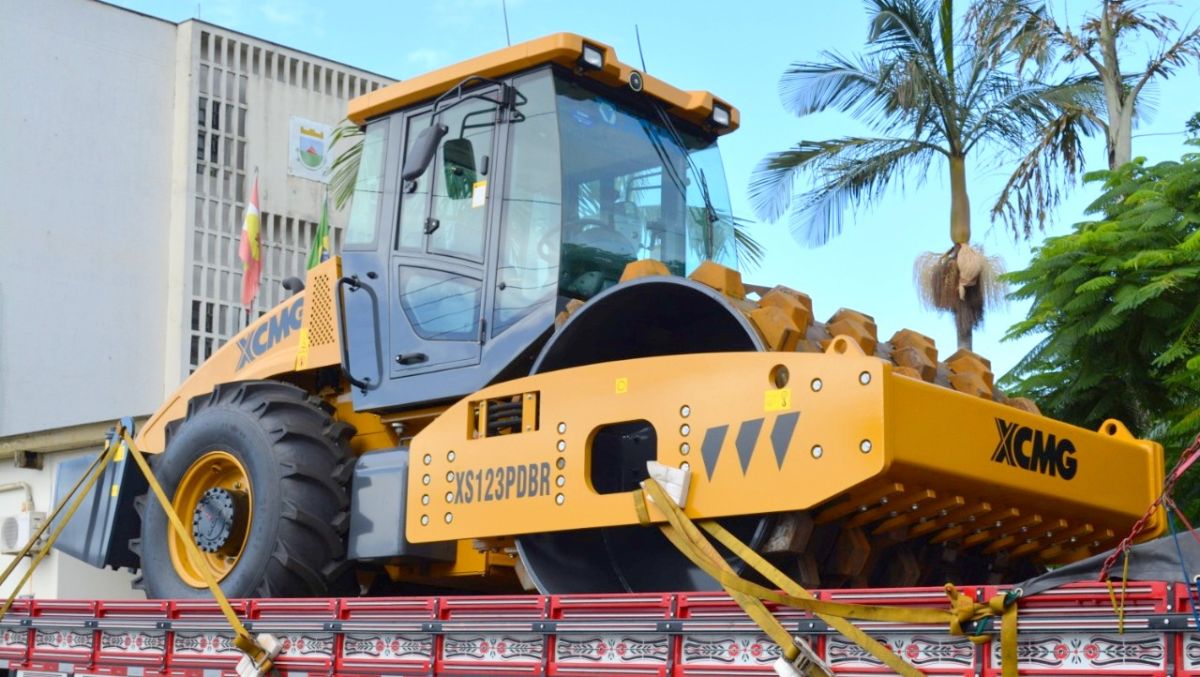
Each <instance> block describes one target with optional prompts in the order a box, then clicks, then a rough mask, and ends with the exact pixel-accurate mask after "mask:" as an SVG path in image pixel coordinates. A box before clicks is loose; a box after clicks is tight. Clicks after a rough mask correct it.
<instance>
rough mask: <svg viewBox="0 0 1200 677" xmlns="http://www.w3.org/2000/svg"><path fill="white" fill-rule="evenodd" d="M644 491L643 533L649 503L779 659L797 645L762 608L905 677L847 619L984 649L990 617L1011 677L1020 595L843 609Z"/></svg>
mask: <svg viewBox="0 0 1200 677" xmlns="http://www.w3.org/2000/svg"><path fill="white" fill-rule="evenodd" d="M641 486H642V489H640V490H637V491H635V492H633V493H634V509H635V510H636V512H637V516H638V520H639V522H641V524H642V525H643V526H650V525H651V524H652V521H651V517H650V510H649V507H648V505H647V503H648V502H649V504H652V505H653V506H654V508H655V509H657V510H658V512H660V513H661V514H662V515H663V517H665V518H666V520H667V521H666V523H661V524H658V525H657V526H659V528H660V529H661V530H662V532H663V534H664V535H665V536H666V537H667V539H668V540H669V541H670V542H671V543H672V544H673V545H675V547H676V548H677V549H678V550H679V551H680V552H681V553H682V554H683V555H684V556H686V557H687V558H688V559H689V560H691V561H692V563H694V564H695V565H696V566H698V567H700V568H701V569H702V570H703V571H704V572H705V573H707V574H708V575H710V576H712V577H713V578H714V579H716V580H717V582H719V583H720V584H721V586H722V587H723V588H725V590H726V591H727V592H728V593H729V595H730V596H731V597H732V598H733V599H734V601H736V602H737V603H738V605H739V606H741V607H742V609H743V610H745V612H746V614H747V615H748V616H750V618H751V619H753V620H754V621H755V622H756V623H758V625H759V627H761V628H762V630H763V632H765V633H766V634H767V636H769V637H770V638H771V640H772V641H774V642H775V643H776V644H777V645H779V647H780V650H781V651H782V652H783V655H784V657H785V658H787V659H788V660H793V659H794V658H795V657H796V656H797V655H799V653H800V649H799V647H797V646H796V644H795V642H796V641H797V640H795V639H793V638H792V636H791V634H790V633H789V632H788V631H787V630H786V629H785V628H784V627H783V625H782V624H780V623H779V621H778V619H776V618H775V617H774V615H772V614H771V612H770V610H768V609H767V608H766V605H765V604H764V602H772V603H775V604H780V605H783V606H788V607H791V608H794V609H801V610H804V611H808V612H811V613H813V614H814V615H815V616H817V617H818V618H820V619H821V620H822V621H824V622H825V623H827V624H828V625H829V626H830V627H831V628H833V629H835V630H837V631H838V632H839V633H841V634H842V635H843V636H845V637H846V638H847V639H849V640H850V641H852V642H854V643H855V644H857V645H858V646H859V647H861V648H862V649H863V650H864V651H867V652H868V653H870V654H871V655H872V656H874V657H875V658H876V659H877V660H879V661H880V662H881V663H883V664H884V665H886V666H887V667H889V668H891V669H892V670H894V671H895V672H896V673H897V674H900V675H904V676H905V677H915V676H918V675H922V674H924V673H922V672H921V671H919V670H918V669H917V668H915V667H914V666H913V665H911V664H910V663H908V662H907V661H905V660H904V659H903V658H901V657H900V656H898V655H896V653H895V652H893V651H892V650H891V649H889V648H888V647H887V646H886V645H884V644H883V643H881V642H879V641H878V640H876V639H874V638H873V637H871V636H870V635H868V634H867V633H866V632H864V631H863V630H862V629H860V628H858V627H856V626H855V625H854V624H852V623H850V621H849V619H856V620H862V621H875V622H883V623H904V624H909V625H945V626H947V628H948V629H949V632H950V634H953V635H964V636H966V637H967V638H968V639H970V641H972V642H974V643H976V644H983V643H987V642H989V641H991V636H990V635H988V634H985V633H986V632H988V631H989V630H990V628H991V626H992V623H993V620H994V618H995V617H996V616H999V617H1001V619H1002V621H1003V622H1002V624H1001V630H1000V645H1001V651H1000V654H1001V663H1002V666H1003V671H1002V674H1003V677H1016V675H1017V603H1016V602H1017V599H1018V598H1019V596H1020V593H1019V591H1011V592H1009V593H1007V594H1001V595H996V596H995V597H993V598H992V599H990V600H988V602H987V603H985V604H984V603H978V602H975V601H974V600H972V599H970V598H968V597H967V596H965V595H962V594H961V593H959V591H958V590H957V589H956V588H955V587H954V586H953V585H950V584H947V585H946V595H947V597H948V598H949V601H950V609H949V610H947V609H930V608H899V607H888V606H879V605H870V604H845V603H841V602H832V601H828V600H820V599H817V598H816V597H814V596H813V595H812V593H810V592H809V591H808V590H805V589H804V587H803V586H801V585H800V584H799V583H796V582H795V581H793V580H792V579H791V578H789V577H788V576H787V574H784V573H783V572H782V571H780V570H779V569H778V568H776V567H775V566H774V565H773V564H771V563H770V562H768V561H767V560H766V559H764V558H763V557H762V556H761V555H759V554H758V553H756V552H754V550H753V549H751V548H750V547H748V546H747V545H746V544H745V543H743V542H742V541H741V540H739V539H738V538H737V537H736V536H734V535H733V534H732V533H730V532H729V531H728V530H726V529H725V528H724V527H722V526H721V525H720V524H718V523H717V522H716V521H713V520H703V521H700V522H693V521H692V520H691V518H689V517H688V516H687V515H686V514H685V513H684V512H683V510H682V509H681V508H680V507H679V506H678V505H677V504H676V503H675V501H673V500H672V499H671V498H670V497H669V496H668V495H667V493H666V492H665V491H664V490H663V488H662V486H661V485H660V484H659V483H658V482H657V481H656V480H646V481H644V482H642V484H641ZM701 529H703V531H705V532H707V533H708V534H709V535H710V536H712V538H714V539H716V540H717V542H719V543H720V544H721V545H723V546H725V547H726V548H728V549H729V550H730V551H731V552H732V553H733V554H734V555H736V556H737V557H739V558H740V559H741V560H742V561H744V562H745V563H746V564H748V565H750V567H751V568H753V569H754V570H755V571H756V572H758V574H760V575H761V576H762V577H763V578H765V579H766V580H767V581H769V582H770V583H771V584H772V585H775V586H777V587H778V588H779V590H772V589H770V588H767V587H764V586H762V585H759V584H757V583H754V582H751V581H748V580H746V579H745V578H742V577H741V576H738V575H737V574H736V573H735V572H734V570H733V568H732V567H731V566H730V565H729V563H728V562H727V561H726V560H725V557H723V556H722V555H721V554H720V553H719V552H717V550H716V548H715V547H714V546H713V545H712V543H711V542H710V541H709V540H708V538H707V537H706V536H705V535H704V534H703V533H702V532H701ZM818 674H819V673H818Z"/></svg>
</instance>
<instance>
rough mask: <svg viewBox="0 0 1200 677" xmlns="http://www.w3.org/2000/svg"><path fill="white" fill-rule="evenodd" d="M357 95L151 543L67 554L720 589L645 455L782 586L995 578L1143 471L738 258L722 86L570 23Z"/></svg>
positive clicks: (104, 559)
mask: <svg viewBox="0 0 1200 677" xmlns="http://www.w3.org/2000/svg"><path fill="white" fill-rule="evenodd" d="M349 118H350V120H352V121H354V122H355V123H357V124H359V125H361V126H362V127H363V137H362V147H361V156H360V168H359V173H358V177H357V184H356V187H355V194H354V199H353V204H352V208H351V212H350V215H349V220H348V224H347V226H346V229H345V236H344V238H343V242H344V245H343V251H342V252H341V256H340V257H334V258H333V259H331V260H329V261H327V262H325V263H322V264H320V265H319V266H317V267H315V268H313V269H312V270H310V271H309V272H308V274H307V279H306V284H305V287H304V289H302V290H299V291H297V292H296V293H295V294H294V295H293V296H292V297H290V298H289V299H287V300H285V301H284V302H283V303H282V304H280V305H279V306H278V307H276V308H274V309H272V310H271V311H269V312H268V313H267V314H266V315H264V316H263V317H260V318H258V320H256V321H255V322H254V323H253V324H251V325H249V326H248V327H246V328H245V329H244V330H243V331H242V332H240V333H239V334H238V335H237V336H235V337H233V338H232V339H231V340H230V341H229V343H228V344H227V345H226V346H225V347H224V348H223V349H222V350H220V351H218V352H217V353H216V354H214V355H213V356H212V357H211V358H209V359H208V360H207V361H206V362H205V363H204V364H202V365H201V366H200V367H199V368H198V369H197V370H196V372H195V373H194V374H193V375H192V376H191V377H190V378H189V379H188V380H187V381H185V382H184V383H183V385H182V386H181V387H180V389H179V390H178V391H177V392H176V393H175V394H174V395H172V396H171V397H170V398H169V399H168V400H167V402H166V403H164V404H163V406H162V407H161V408H160V409H159V410H158V411H157V412H155V414H154V415H153V416H152V417H151V418H150V420H149V421H148V422H147V424H146V425H145V426H144V427H143V429H142V430H141V431H140V432H139V434H138V438H137V442H138V445H139V446H140V447H141V448H142V449H143V450H145V451H147V452H150V453H153V454H159V456H157V458H156V460H155V463H154V468H155V474H156V475H157V477H158V480H159V481H160V482H161V483H162V485H163V486H164V488H165V490H166V492H167V495H168V496H170V497H171V498H170V505H161V504H159V502H157V501H155V500H152V499H150V500H143V501H141V502H140V504H141V509H140V513H141V518H140V524H141V538H140V539H138V540H136V541H135V542H134V543H132V544H131V546H130V548H128V549H126V547H125V544H124V543H115V542H113V541H115V540H117V537H116V536H110V534H116V533H117V531H116V530H112V529H111V528H105V527H104V526H103V525H101V524H99V523H98V522H96V520H97V519H98V518H96V517H93V518H92V522H89V524H88V525H86V526H89V527H91V526H95V527H96V528H95V529H90V528H83V529H75V530H73V531H70V532H69V533H76V534H81V535H80V536H79V539H80V540H79V542H73V541H72V539H71V538H67V539H66V541H65V542H63V543H60V545H61V546H62V549H64V550H65V551H67V552H70V553H74V554H81V555H82V556H83V557H84V558H85V559H86V560H87V561H89V562H91V563H93V564H95V565H97V566H105V565H109V566H112V565H120V566H128V564H129V562H128V560H129V558H131V557H135V555H133V554H129V550H130V549H131V550H133V552H134V553H138V555H137V556H138V557H140V561H139V562H138V563H140V566H141V568H142V570H143V580H144V584H145V587H146V590H147V593H148V594H149V595H150V596H153V597H173V598H180V597H184V598H186V597H205V596H207V595H208V594H209V593H208V591H207V590H206V589H205V586H204V578H205V573H206V572H207V573H209V574H211V575H212V576H213V577H214V578H216V579H217V580H219V582H220V585H221V586H222V588H223V589H224V591H225V592H226V594H228V595H230V596H237V597H252V596H266V595H269V596H312V595H328V594H343V593H345V594H353V593H355V592H363V593H389V594H390V593H405V592H415V591H420V592H431V591H440V590H448V589H453V590H467V591H487V592H510V591H517V590H520V589H522V588H524V589H533V588H537V589H540V590H542V591H543V592H551V593H559V592H610V591H666V590H671V591H680V590H697V589H710V588H714V587H716V584H715V582H714V581H713V580H712V579H710V578H709V577H707V576H706V575H705V574H703V573H702V572H700V571H698V570H696V569H695V568H693V567H692V566H691V565H690V564H689V563H688V562H687V560H685V559H684V558H683V557H682V556H680V555H679V554H677V553H676V552H675V550H674V548H673V546H671V545H670V543H669V542H668V541H667V540H666V538H665V537H664V536H663V535H662V534H661V533H660V532H659V531H658V530H657V529H655V528H652V527H651V526H649V525H651V524H654V523H658V522H661V521H662V520H663V519H664V515H663V514H662V513H660V512H659V511H658V509H657V507H655V506H654V505H653V503H647V502H645V501H644V499H643V498H641V496H642V494H641V493H640V492H638V491H637V490H638V488H639V484H640V483H641V482H643V481H644V480H646V478H647V477H648V474H649V472H650V468H652V467H653V468H656V469H662V468H667V469H670V470H671V471H672V472H673V473H675V474H674V475H673V476H674V477H676V478H677V480H678V482H677V484H676V486H675V490H677V492H678V493H679V496H680V500H681V501H682V504H683V509H684V511H685V513H687V514H688V515H689V516H690V517H692V518H693V519H697V520H703V519H714V520H718V521H719V522H720V523H722V524H724V525H725V526H726V527H728V528H729V529H730V530H731V531H733V532H734V533H735V534H736V535H737V536H738V537H739V538H741V539H742V540H743V541H744V542H745V543H747V544H748V545H749V546H750V547H751V548H753V549H754V550H755V551H757V552H760V553H762V554H763V555H765V556H766V557H767V558H768V559H770V560H771V561H773V562H775V563H776V564H777V565H778V566H780V567H781V568H783V569H784V570H786V571H787V573H789V574H790V575H792V576H794V577H795V578H797V579H798V580H799V581H801V582H802V583H806V584H810V585H821V586H825V587H829V586H846V585H868V584H870V585H884V586H903V585H913V584H916V583H942V582H945V581H946V580H960V581H970V582H973V583H984V582H988V581H995V580H999V579H1004V578H1008V579H1012V578H1016V577H1020V576H1023V575H1024V574H1025V573H1027V572H1028V571H1029V570H1031V569H1032V568H1034V567H1037V566H1041V565H1043V564H1047V563H1061V562H1067V561H1071V560H1074V559H1078V558H1081V557H1083V556H1086V555H1088V554H1092V553H1095V552H1097V551H1099V550H1102V549H1105V548H1108V547H1111V546H1112V545H1114V544H1115V543H1116V540H1117V538H1118V536H1119V535H1121V534H1123V533H1124V532H1126V531H1127V530H1128V528H1129V527H1130V525H1131V524H1132V523H1133V522H1134V520H1135V519H1136V518H1137V517H1139V516H1140V515H1141V514H1142V512H1143V511H1144V509H1145V507H1146V506H1147V505H1149V504H1150V502H1151V501H1152V500H1153V499H1154V498H1155V497H1156V496H1157V494H1158V491H1159V489H1160V488H1161V483H1162V475H1163V468H1162V450H1161V448H1160V447H1158V446H1157V445H1155V444H1154V443H1152V442H1146V441H1139V440H1135V439H1133V438H1132V436H1130V435H1129V433H1128V431H1126V430H1125V428H1124V427H1123V426H1122V425H1121V424H1120V423H1118V422H1115V421H1110V422H1106V423H1105V425H1104V426H1103V427H1102V429H1101V430H1100V431H1096V432H1093V431H1086V430H1082V429H1079V428H1075V427H1072V426H1069V425H1065V424H1062V423H1059V422H1056V421H1052V420H1049V419H1046V418H1044V417H1042V416H1040V415H1039V414H1038V412H1037V409H1036V407H1034V406H1033V404H1032V403H1030V402H1028V401H1024V400H1009V399H1007V398H1005V397H1004V395H1003V394H1002V393H1000V392H999V391H997V390H996V389H995V388H994V386H993V379H992V373H991V371H990V366H989V364H988V363H987V361H986V360H985V359H983V358H981V357H979V356H978V355H975V354H973V353H970V352H967V351H959V352H956V353H954V354H952V355H950V356H948V357H945V358H944V359H943V360H942V361H939V353H938V350H937V348H936V347H935V346H934V343H933V341H932V340H930V339H929V338H927V337H925V336H922V335H920V334H918V333H916V332H912V331H909V330H900V331H897V332H895V333H894V334H892V335H891V336H890V338H887V339H886V340H882V339H883V338H884V337H885V336H886V335H883V336H881V335H880V334H879V333H878V330H877V328H876V325H875V322H874V320H873V319H872V318H871V317H870V316H869V315H866V314H864V313H860V312H856V311H852V310H845V309H843V310H838V311H837V312H835V313H833V314H832V315H831V316H829V317H828V319H827V320H826V321H825V322H823V323H822V322H819V321H816V319H815V317H814V309H813V305H812V303H811V301H810V300H809V298H808V297H807V296H805V295H804V294H801V293H799V292H797V291H794V290H792V289H789V288H786V287H773V288H762V287H755V286H751V285H747V284H745V283H744V282H743V281H742V279H741V276H740V275H739V274H738V272H737V267H736V259H737V251H736V249H737V238H736V237H735V233H734V228H733V219H732V216H731V212H730V208H729V197H728V191H727V189H726V186H725V178H724V170H723V168H722V165H721V158H720V152H719V150H718V147H717V140H718V138H719V137H720V136H721V135H723V134H726V133H729V132H731V131H733V130H735V129H736V128H737V126H738V122H739V120H738V111H737V110H736V109H735V108H733V107H732V106H730V105H729V104H728V103H726V102H724V101H722V100H721V99H719V98H717V97H715V96H713V95H712V94H711V93H708V92H703V91H682V90H679V89H676V88H674V87H672V86H670V85H668V84H666V83H664V82H662V81H660V80H658V79H656V78H654V77H652V76H650V75H648V74H643V73H639V72H637V71H635V70H634V69H632V68H631V67H629V66H628V65H626V64H623V63H621V62H619V61H618V60H617V58H616V54H615V53H614V52H613V50H612V49H611V48H609V47H607V46H605V45H603V44H601V43H598V42H594V41H592V40H587V39H585V38H582V37H580V36H577V35H570V34H558V35H552V36H549V37H545V38H541V39H539V40H534V41H531V42H528V43H524V44H521V45H516V46H513V47H509V48H506V49H503V50H500V51H498V52H495V53H493V54H489V55H486V56H483V57H479V58H476V59H472V60H470V61H466V62H463V63H461V64H457V65H455V66H451V67H448V68H444V69H442V70H439V71H434V72H432V73H428V74H426V75H422V76H419V77H416V78H412V79H410V80H407V81H404V82H400V83H397V84H394V85H391V86H389V87H386V88H383V89H380V90H378V91H375V92H372V93H370V94H368V95H366V96H363V97H360V98H359V99H356V100H355V101H353V102H352V103H351V106H350V111H349ZM268 246H269V245H268ZM297 272H298V271H297ZM656 472H657V470H656ZM1114 486H1119V487H1120V488H1121V490H1120V491H1119V492H1112V491H1110V488H1111V487H1114ZM115 489H116V490H115V491H114V492H113V493H112V498H111V502H110V499H109V497H107V496H99V495H97V496H94V497H93V500H94V503H95V504H96V505H94V506H93V509H92V510H91V511H90V512H88V513H87V514H89V515H92V516H96V515H109V516H111V515H112V514H114V512H119V513H120V515H119V516H120V518H121V519H122V520H126V519H137V517H136V515H135V514H133V513H132V508H131V507H130V508H126V507H124V506H125V505H126V504H125V503H118V502H117V501H119V500H122V499H118V496H125V495H127V494H128V493H129V492H140V491H142V490H143V489H140V488H135V487H133V486H132V485H131V486H130V487H121V486H117V487H115ZM122 489H127V491H122ZM635 501H637V502H635ZM166 509H170V510H173V511H175V512H176V513H177V514H178V515H179V516H180V518H181V520H182V521H183V523H184V524H185V525H189V526H190V529H191V533H190V536H186V537H185V536H180V535H177V534H175V533H173V532H172V531H171V530H170V529H169V528H168V524H167V521H168V520H167V516H166V512H165V510H166ZM81 514H83V513H81ZM77 519H82V518H77ZM1162 526H1163V521H1162V520H1161V519H1160V518H1159V516H1157V515H1156V516H1155V517H1154V519H1153V520H1152V521H1151V523H1150V528H1149V529H1147V530H1146V531H1145V532H1143V533H1144V535H1145V536H1146V537H1151V536H1153V535H1156V534H1157V533H1158V532H1159V531H1161V530H1162ZM100 533H103V534H105V535H106V536H105V537H104V539H101V540H104V542H103V543H102V544H101V545H100V546H99V547H97V546H96V544H95V540H96V538H95V537H94V536H93V535H91V534H100ZM189 538H190V540H191V542H192V543H194V544H195V545H196V546H197V547H198V548H199V551H200V557H199V558H197V559H193V558H190V557H188V556H187V554H186V550H187V548H186V546H187V545H188V540H189ZM729 561H730V563H731V564H732V565H733V566H734V567H735V569H740V564H739V562H738V560H737V558H734V557H732V555H730V557H729Z"/></svg>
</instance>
